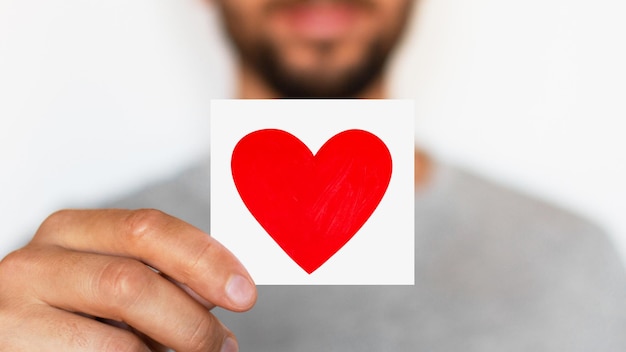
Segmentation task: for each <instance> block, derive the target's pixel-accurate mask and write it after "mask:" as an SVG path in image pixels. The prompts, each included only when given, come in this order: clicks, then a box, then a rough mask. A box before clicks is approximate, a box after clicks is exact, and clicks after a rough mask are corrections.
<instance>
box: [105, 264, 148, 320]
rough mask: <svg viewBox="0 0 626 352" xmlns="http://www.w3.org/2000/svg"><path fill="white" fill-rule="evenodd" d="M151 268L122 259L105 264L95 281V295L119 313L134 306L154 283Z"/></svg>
mask: <svg viewBox="0 0 626 352" xmlns="http://www.w3.org/2000/svg"><path fill="white" fill-rule="evenodd" d="M151 273H152V272H151V271H150V269H148V268H147V267H146V266H145V265H143V264H141V263H139V262H137V261H135V260H132V259H120V260H117V261H114V262H111V263H109V264H107V265H105V266H104V267H103V268H102V269H101V271H100V273H99V275H98V276H97V279H96V283H95V288H96V292H95V296H96V297H100V299H101V300H102V301H103V303H104V304H105V305H113V307H111V308H112V309H113V310H114V311H115V313H118V314H117V315H120V316H121V315H122V312H123V311H125V310H127V309H128V308H130V307H132V306H133V305H134V304H135V303H136V302H137V301H138V300H139V299H140V298H141V297H142V295H143V294H144V292H146V290H149V289H150V286H152V284H153V280H154V279H153V277H152V275H151Z"/></svg>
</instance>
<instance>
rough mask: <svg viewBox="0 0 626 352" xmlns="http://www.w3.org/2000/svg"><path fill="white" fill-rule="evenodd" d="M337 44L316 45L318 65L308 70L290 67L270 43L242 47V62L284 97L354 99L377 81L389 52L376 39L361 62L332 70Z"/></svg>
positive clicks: (370, 44)
mask: <svg viewBox="0 0 626 352" xmlns="http://www.w3.org/2000/svg"><path fill="white" fill-rule="evenodd" d="M336 45H339V44H334V43H317V44H316V46H315V50H316V52H317V55H318V60H319V61H318V65H317V66H316V67H314V68H310V69H308V70H305V69H297V68H293V67H290V65H288V64H287V63H286V62H285V60H283V58H282V57H281V55H280V51H279V49H278V48H277V47H276V46H275V45H272V43H270V42H269V41H268V40H263V41H259V42H257V45H255V47H254V48H249V50H246V49H245V48H239V52H240V54H241V57H242V60H243V61H244V63H245V64H246V65H248V66H249V67H251V68H252V69H253V70H254V72H256V73H257V74H258V75H259V76H260V77H261V78H262V79H263V80H264V81H265V82H266V83H267V84H268V85H269V86H270V87H271V88H272V89H273V90H274V91H275V92H276V93H278V94H279V95H280V96H281V97H283V98H353V97H357V96H358V95H359V94H360V93H362V92H363V91H365V90H366V89H367V88H368V87H370V86H371V85H372V83H374V82H375V81H376V80H378V79H379V78H380V77H381V76H382V74H383V72H384V69H385V66H386V63H387V61H388V57H389V56H390V51H391V50H390V49H388V48H385V45H384V43H383V41H382V40H374V41H372V42H371V43H369V44H368V45H367V46H366V48H365V49H364V51H365V52H364V55H363V56H362V58H361V60H359V62H356V63H355V64H353V65H352V66H350V67H345V68H342V69H336V70H332V71H331V70H329V69H328V67H329V64H330V63H329V62H328V61H329V60H331V59H332V52H333V50H335V46H336Z"/></svg>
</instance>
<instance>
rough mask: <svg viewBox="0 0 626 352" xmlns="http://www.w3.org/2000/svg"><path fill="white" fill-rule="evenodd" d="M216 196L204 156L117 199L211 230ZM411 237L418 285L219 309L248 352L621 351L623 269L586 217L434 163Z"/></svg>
mask: <svg viewBox="0 0 626 352" xmlns="http://www.w3.org/2000/svg"><path fill="white" fill-rule="evenodd" d="M209 191H210V190H209V166H208V162H207V163H203V164H200V165H197V166H196V167H194V168H192V169H190V170H187V171H186V172H184V173H182V174H181V175H179V176H178V177H177V178H175V179H172V180H169V181H166V182H163V183H159V184H155V185H152V186H150V187H147V188H146V189H144V190H142V191H140V192H138V193H137V194H134V195H131V196H129V197H128V198H126V199H124V200H121V201H118V202H116V203H114V204H113V205H114V206H117V207H124V208H145V207H150V208H157V209H160V210H163V211H165V212H167V213H170V214H172V215H175V216H177V217H179V218H181V219H183V220H186V221H188V222H189V223H191V224H194V225H195V226H197V227H199V228H201V229H203V230H205V231H207V232H208V231H209ZM389 231H393V228H390V229H389ZM415 236H416V241H415V273H416V274H415V285H414V286H262V287H259V297H258V301H257V304H256V306H255V307H254V308H253V309H252V311H250V312H247V313H230V312H226V311H223V310H219V309H217V310H216V312H215V314H216V315H217V316H219V317H220V319H221V320H222V321H223V322H224V323H225V324H226V325H227V326H228V327H229V328H230V329H231V330H233V332H234V333H235V334H236V335H237V337H238V339H239V343H240V347H241V350H242V351H259V352H264V351H267V352H283V351H302V352H309V351H311V352H312V351H465V352H470V351H482V352H489V351H499V352H500V351H507V352H513V351H572V352H573V351H626V274H625V272H624V267H623V265H622V263H621V262H620V260H619V258H618V256H617V254H616V251H615V249H614V247H613V246H612V244H611V243H610V242H609V241H608V239H607V237H606V236H605V235H604V234H603V232H602V231H600V230H599V229H598V228H596V227H595V226H593V225H591V224H589V223H588V222H586V221H584V220H581V219H580V218H578V217H576V216H573V215H571V214H569V213H567V212H564V211H562V210H559V209H557V208H555V207H553V206H550V205H548V204H546V203H543V202H541V201H538V200H536V199H532V198H530V197H527V196H524V195H521V194H519V193H516V192H513V191H511V190H509V189H506V188H503V187H501V186H498V185H495V184H493V183H490V182H488V181H485V180H483V179H481V178H479V177H476V176H474V175H472V174H470V173H467V172H464V171H461V170H459V169H456V168H453V167H450V166H445V165H440V164H438V165H437V166H436V167H435V170H434V172H433V175H432V177H431V179H430V181H429V184H428V185H427V187H425V188H423V189H421V190H419V191H418V192H417V193H416V196H415Z"/></svg>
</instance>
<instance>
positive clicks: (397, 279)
mask: <svg viewBox="0 0 626 352" xmlns="http://www.w3.org/2000/svg"><path fill="white" fill-rule="evenodd" d="M413 111H414V107H413V102H412V101H410V100H215V101H212V102H211V235H212V236H213V237H215V238H216V239H217V240H218V241H220V242H221V243H223V244H224V245H225V246H226V247H227V248H228V249H230V250H231V251H232V252H233V253H234V254H235V255H236V256H237V257H238V258H239V260H240V261H241V262H242V263H243V265H244V266H245V267H246V268H247V269H248V271H249V272H250V274H251V275H252V277H253V279H254V280H255V281H256V283H257V284H260V285H264V284H287V285H290V284H298V285H304V284H350V285H356V284H360V285H363V284H366V285H369V284H371V285H376V284H389V285H391V284H404V285H412V284H413V282H414V246H413V243H414V232H413V231H414V230H413V227H414V223H413V218H414V212H413V207H414V180H413V178H414V169H413V163H414V156H413V153H414V148H415V147H414V137H413V136H414V127H413V126H414V112H413Z"/></svg>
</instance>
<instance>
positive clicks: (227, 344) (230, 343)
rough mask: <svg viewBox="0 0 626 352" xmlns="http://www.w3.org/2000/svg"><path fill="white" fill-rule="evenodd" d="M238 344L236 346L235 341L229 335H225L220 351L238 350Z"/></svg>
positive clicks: (234, 351) (232, 351)
mask: <svg viewBox="0 0 626 352" xmlns="http://www.w3.org/2000/svg"><path fill="white" fill-rule="evenodd" d="M238 351H239V346H237V342H236V341H235V340H233V339H232V338H231V337H227V338H226V340H224V343H223V344H222V349H221V350H220V352H238Z"/></svg>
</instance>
